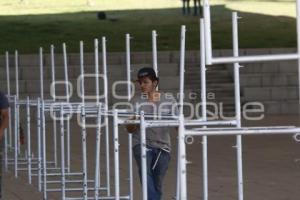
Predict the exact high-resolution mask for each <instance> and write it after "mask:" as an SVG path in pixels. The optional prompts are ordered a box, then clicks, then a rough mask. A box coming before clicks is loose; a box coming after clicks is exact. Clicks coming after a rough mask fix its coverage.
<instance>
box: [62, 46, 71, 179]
mask: <svg viewBox="0 0 300 200" xmlns="http://www.w3.org/2000/svg"><path fill="white" fill-rule="evenodd" d="M63 58H64V73H65V87H66V100H67V102H68V103H69V102H70V89H69V74H68V60H67V47H66V44H65V43H63ZM70 140H71V138H70V119H68V120H67V171H68V173H69V172H70V167H71V166H70V165H71V153H70V152H71V147H70Z"/></svg>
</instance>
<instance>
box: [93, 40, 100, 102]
mask: <svg viewBox="0 0 300 200" xmlns="http://www.w3.org/2000/svg"><path fill="white" fill-rule="evenodd" d="M94 54H95V74H96V76H95V78H96V103H99V42H98V39H95V40H94Z"/></svg>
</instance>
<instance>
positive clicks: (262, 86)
mask: <svg viewBox="0 0 300 200" xmlns="http://www.w3.org/2000/svg"><path fill="white" fill-rule="evenodd" d="M265 51H268V52H265ZM273 51H275V50H273ZM230 52H231V51H230V50H220V51H219V52H215V54H217V55H218V56H225V55H227V54H230ZM245 52H246V53H245ZM249 52H251V53H258V54H264V53H270V51H269V50H259V52H256V51H254V50H249ZM243 53H245V54H247V51H246V50H243ZM273 53H274V52H273ZM275 53H276V51H275ZM10 63H11V68H10V74H11V89H12V93H13V94H14V93H15V80H14V79H15V77H14V73H15V68H14V58H13V56H11V57H10ZM55 63H56V80H57V81H63V80H64V69H63V60H62V55H61V54H58V55H56V59H55ZM99 63H100V73H101V72H102V70H101V68H102V67H101V58H100V62H99ZM107 63H108V82H109V94H108V95H109V96H108V97H109V99H110V102H111V105H112V104H113V103H115V102H118V101H119V99H116V98H114V95H113V92H114V93H116V94H118V95H123V96H124V97H125V96H126V94H127V90H126V85H125V84H123V85H122V84H119V85H118V86H117V87H115V90H114V91H112V86H113V84H114V83H115V82H116V81H125V80H126V65H125V63H126V59H125V54H124V53H108V57H107ZM131 63H132V73H131V77H132V79H133V80H135V76H136V72H137V70H138V69H139V68H141V67H146V66H148V67H151V66H152V64H151V63H152V55H151V52H134V53H132V55H131ZM158 63H159V77H160V86H159V87H160V89H161V90H163V91H165V92H171V93H173V94H174V95H175V96H176V97H178V92H179V52H177V51H168V52H159V54H158ZM68 64H69V70H68V73H69V80H70V82H71V83H72V85H73V86H74V87H73V96H72V99H71V100H72V101H80V98H79V97H78V95H77V78H78V76H79V74H80V67H79V56H78V54H69V55H68ZM93 64H94V55H93V54H92V53H86V54H85V73H89V74H94V71H95V69H94V65H93ZM244 66H245V67H243V68H241V70H240V72H241V75H240V80H241V99H242V105H243V104H245V103H248V102H253V101H258V102H261V103H263V105H264V108H265V113H266V114H296V113H298V77H297V76H298V75H297V74H298V72H297V62H295V61H288V62H287V61H285V62H273V63H272V62H268V63H261V64H260V63H254V64H245V65H244ZM19 79H20V81H19V83H20V97H21V98H25V97H26V96H30V98H36V97H39V96H40V80H39V57H38V55H20V57H19ZM185 83H186V85H185V102H187V103H191V104H193V105H195V104H197V103H199V102H200V99H201V95H200V94H201V93H200V88H201V85H200V66H199V52H198V51H189V52H186V71H185ZM44 84H45V85H44V91H45V98H51V96H50V84H51V68H50V57H49V55H44ZM102 85H103V81H102V79H101V78H100V94H101V92H102V91H103V88H102ZM6 87H7V86H6V70H5V60H4V56H0V89H1V90H2V91H6ZM85 87H86V94H87V95H94V94H95V80H94V78H91V77H90V78H86V80H85ZM56 91H57V95H64V93H65V87H64V85H63V84H60V85H59V84H58V85H57V87H56ZM207 98H208V102H209V104H208V109H209V110H210V111H211V112H214V111H215V110H216V106H217V109H218V110H217V111H218V113H220V109H222V111H223V114H224V115H226V116H233V115H234V110H235V108H234V83H233V67H232V65H216V66H207ZM122 101H126V98H124V99H123V100H122ZM213 103H216V104H213ZM185 110H188V108H186V109H185ZM198 110H200V111H201V108H199V109H198ZM196 111H197V110H196ZM198 114H199V113H198ZM199 115H200V116H201V114H199Z"/></svg>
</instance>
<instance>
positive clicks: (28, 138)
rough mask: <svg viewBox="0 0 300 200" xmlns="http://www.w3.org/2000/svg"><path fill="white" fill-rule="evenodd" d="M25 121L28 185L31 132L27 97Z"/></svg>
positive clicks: (29, 181) (30, 180) (29, 179)
mask: <svg viewBox="0 0 300 200" xmlns="http://www.w3.org/2000/svg"><path fill="white" fill-rule="evenodd" d="M26 115H27V117H26V119H27V162H28V163H27V169H28V183H29V184H31V183H32V179H31V130H30V121H31V117H30V105H29V97H27V105H26Z"/></svg>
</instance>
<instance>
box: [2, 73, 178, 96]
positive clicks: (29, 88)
mask: <svg viewBox="0 0 300 200" xmlns="http://www.w3.org/2000/svg"><path fill="white" fill-rule="evenodd" d="M114 78H115V80H110V81H109V82H108V88H109V93H112V92H113V90H116V91H120V90H125V91H127V89H126V88H127V84H126V83H125V82H124V81H125V80H124V79H116V78H118V77H114ZM117 81H123V82H119V83H118V82H117ZM69 82H70V83H71V84H72V86H73V93H74V94H76V93H77V90H78V88H79V87H77V84H78V82H77V79H70V81H69ZM51 83H52V82H51V81H50V80H44V92H45V93H50V85H51ZM0 84H1V88H2V89H4V91H6V87H7V83H6V81H0ZM99 84H100V92H102V91H103V88H102V86H103V79H100V82H99ZM10 86H11V93H12V94H14V93H15V82H12V83H11V85H10ZM113 86H114V87H113ZM135 86H136V87H137V89H138V87H139V86H138V85H137V84H135ZM159 88H160V89H162V90H166V89H178V88H179V77H178V76H166V77H163V78H162V79H161V80H160V84H159ZM55 89H56V91H57V92H60V94H62V93H64V92H65V84H64V82H61V83H58V82H57V83H56V86H55ZM19 91H20V93H26V94H31V93H39V92H40V80H20V81H19ZM85 91H86V92H87V93H92V94H94V91H95V79H94V78H86V79H85Z"/></svg>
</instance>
